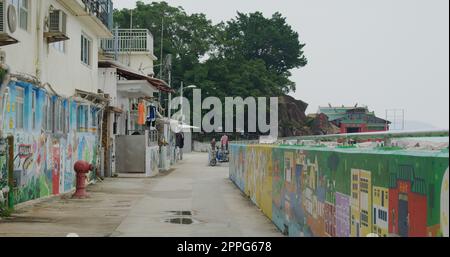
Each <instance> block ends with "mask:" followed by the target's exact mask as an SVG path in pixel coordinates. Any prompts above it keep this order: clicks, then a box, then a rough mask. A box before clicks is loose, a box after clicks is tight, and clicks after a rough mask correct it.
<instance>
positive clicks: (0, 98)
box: [0, 64, 11, 136]
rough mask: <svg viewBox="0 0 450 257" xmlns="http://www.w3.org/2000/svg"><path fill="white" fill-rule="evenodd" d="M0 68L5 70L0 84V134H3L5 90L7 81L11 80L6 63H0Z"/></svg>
mask: <svg viewBox="0 0 450 257" xmlns="http://www.w3.org/2000/svg"><path fill="white" fill-rule="evenodd" d="M0 69H3V70H5V71H6V73H5V76H4V78H3V81H1V84H0V136H3V119H4V116H5V115H4V113H5V109H6V108H5V105H6V102H7V101H6V98H5V97H6V95H7V94H5V92H6V91H7V89H8V85H9V82H10V81H11V75H10V69H9V66H8V65H6V64H0Z"/></svg>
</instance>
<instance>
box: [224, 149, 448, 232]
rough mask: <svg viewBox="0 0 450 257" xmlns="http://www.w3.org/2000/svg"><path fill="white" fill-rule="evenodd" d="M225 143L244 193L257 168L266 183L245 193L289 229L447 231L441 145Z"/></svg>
mask: <svg viewBox="0 0 450 257" xmlns="http://www.w3.org/2000/svg"><path fill="white" fill-rule="evenodd" d="M230 149H231V155H230V179H231V180H232V181H233V182H234V183H235V184H236V185H237V186H238V187H239V188H240V189H241V190H242V191H243V192H244V193H246V194H247V195H248V194H255V195H257V194H256V193H255V191H254V190H255V189H254V188H255V184H254V183H255V181H256V183H258V182H257V181H258V179H257V180H254V181H250V180H253V179H254V178H258V174H257V173H258V172H260V171H261V172H263V173H264V177H263V181H265V182H264V183H262V184H259V185H260V186H258V187H256V188H258V189H256V190H260V191H261V192H264V195H263V197H254V196H251V195H249V197H250V198H251V199H252V201H253V202H254V203H255V204H256V205H258V206H259V207H261V206H262V205H263V204H264V206H267V202H271V203H272V208H266V207H265V208H261V209H262V211H263V213H264V214H265V215H267V216H268V217H269V218H270V219H271V220H272V221H273V223H274V224H275V225H276V226H277V227H278V228H279V229H280V230H281V231H282V232H284V233H286V234H288V235H289V236H319V237H326V236H333V237H334V236H335V237H350V236H355V237H356V236H358V237H365V236H368V235H369V234H372V233H374V234H377V235H378V236H380V237H385V236H387V237H396V236H413V237H416V236H433V237H435V236H445V235H448V193H447V194H445V192H448V157H449V156H448V152H445V151H444V152H439V151H436V152H417V151H414V152H413V151H408V150H394V151H393V150H379V149H373V150H370V149H369V150H366V151H364V152H361V151H358V149H351V148H348V149H346V148H326V147H313V146H283V145H281V146H267V145H239V144H234V145H231V147H230ZM251 152H253V153H255V154H249V153H251ZM262 155H265V157H264V158H262V157H261V156H262ZM249 156H253V157H255V156H258V157H257V158H255V159H259V160H264V161H263V162H259V163H258V162H256V161H251V160H249V158H248V157H249ZM268 182H271V183H268ZM251 188H253V189H251ZM446 190H447V191H446ZM268 192H270V194H268ZM263 201H264V203H263Z"/></svg>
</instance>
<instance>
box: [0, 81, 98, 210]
mask: <svg viewBox="0 0 450 257" xmlns="http://www.w3.org/2000/svg"><path fill="white" fill-rule="evenodd" d="M6 106H7V107H6V115H5V118H6V119H5V120H8V122H7V123H5V124H3V125H4V127H3V131H4V134H5V135H6V134H12V135H13V136H14V143H15V145H14V157H13V158H14V188H13V194H14V201H15V203H16V204H17V203H22V202H25V201H29V200H33V199H37V198H41V197H46V196H50V195H57V194H60V193H65V192H69V191H71V190H72V189H74V187H75V172H74V171H73V164H74V163H75V162H76V161H77V160H85V161H88V162H90V163H93V164H96V160H97V149H96V145H97V142H98V135H97V133H96V132H95V131H96V124H95V121H94V122H93V120H92V119H93V117H92V115H89V114H90V113H91V112H89V111H85V110H94V107H90V105H87V104H86V103H83V104H81V103H78V102H75V101H73V100H71V99H63V98H59V97H56V96H51V95H48V94H47V93H46V92H45V91H44V90H43V89H41V88H37V87H35V86H33V85H31V84H29V83H25V82H12V83H10V85H9V95H8V98H7V104H6ZM86 113H87V114H88V116H83V115H86ZM82 114H83V115H82ZM0 164H1V158H0ZM89 178H90V179H91V180H92V179H95V171H94V172H90V175H89Z"/></svg>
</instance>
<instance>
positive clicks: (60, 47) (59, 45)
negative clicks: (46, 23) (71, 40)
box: [51, 41, 66, 53]
mask: <svg viewBox="0 0 450 257" xmlns="http://www.w3.org/2000/svg"><path fill="white" fill-rule="evenodd" d="M51 46H52V47H53V48H54V49H55V50H57V51H58V52H60V53H65V52H66V41H58V42H54V43H51Z"/></svg>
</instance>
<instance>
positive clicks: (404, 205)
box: [398, 194, 409, 237]
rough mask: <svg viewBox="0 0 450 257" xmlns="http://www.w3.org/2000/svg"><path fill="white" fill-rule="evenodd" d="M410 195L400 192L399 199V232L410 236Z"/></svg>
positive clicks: (404, 235) (401, 234)
mask: <svg viewBox="0 0 450 257" xmlns="http://www.w3.org/2000/svg"><path fill="white" fill-rule="evenodd" d="M408 227H409V225H408V195H407V194H399V199H398V234H399V235H400V236H401V237H407V236H408Z"/></svg>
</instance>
